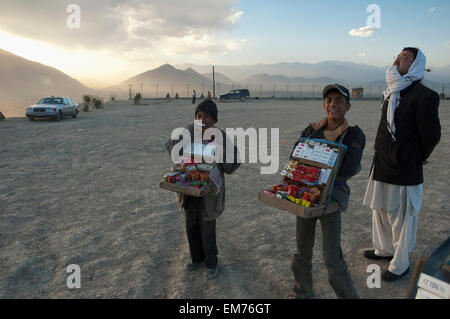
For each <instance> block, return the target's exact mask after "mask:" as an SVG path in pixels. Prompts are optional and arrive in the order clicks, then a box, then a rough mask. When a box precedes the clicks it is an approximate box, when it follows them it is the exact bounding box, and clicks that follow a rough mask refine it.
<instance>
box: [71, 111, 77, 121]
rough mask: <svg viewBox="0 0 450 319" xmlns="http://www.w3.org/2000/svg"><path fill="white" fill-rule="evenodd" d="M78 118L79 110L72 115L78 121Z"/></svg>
mask: <svg viewBox="0 0 450 319" xmlns="http://www.w3.org/2000/svg"><path fill="white" fill-rule="evenodd" d="M77 117H78V110H75V112H74V113H73V115H72V118H74V119H76V118H77Z"/></svg>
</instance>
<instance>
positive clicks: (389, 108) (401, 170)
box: [363, 48, 441, 281]
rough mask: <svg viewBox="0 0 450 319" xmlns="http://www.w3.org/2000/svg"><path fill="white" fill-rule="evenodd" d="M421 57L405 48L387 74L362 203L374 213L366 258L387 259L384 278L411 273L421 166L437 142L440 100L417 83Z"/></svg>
mask: <svg viewBox="0 0 450 319" xmlns="http://www.w3.org/2000/svg"><path fill="white" fill-rule="evenodd" d="M425 65H426V58H425V55H424V54H423V53H422V52H421V51H420V50H418V49H416V48H405V49H403V51H402V52H401V53H400V54H399V55H398V57H397V59H396V60H395V61H394V64H393V65H392V66H391V67H390V68H388V70H387V71H386V81H387V84H388V88H387V89H386V91H385V92H384V101H383V106H382V115H381V120H380V124H379V127H378V132H377V136H376V139H375V154H374V160H373V166H372V170H371V174H370V179H369V183H368V185H367V190H366V194H365V196H364V202H363V204H364V205H366V206H368V207H370V208H371V209H372V242H373V247H374V250H366V251H365V252H364V256H365V257H366V258H369V259H374V260H379V259H388V260H390V264H389V267H388V269H387V271H385V272H384V273H383V279H384V280H386V281H394V280H397V279H400V278H401V277H402V276H403V275H405V274H406V273H407V272H408V270H409V253H410V252H411V251H412V250H413V249H414V246H415V243H416V234H417V217H418V214H419V212H420V210H421V207H422V199H423V167H422V165H423V164H424V163H426V160H427V159H428V157H429V156H430V155H431V153H432V151H433V149H434V147H435V146H436V145H437V143H438V142H439V139H440V136H441V135H440V131H441V127H440V123H439V115H438V107H439V96H438V94H437V93H436V92H434V91H432V90H430V89H429V88H427V87H425V86H423V85H422V84H421V80H422V78H423V77H424V75H425Z"/></svg>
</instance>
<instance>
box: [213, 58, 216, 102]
mask: <svg viewBox="0 0 450 319" xmlns="http://www.w3.org/2000/svg"><path fill="white" fill-rule="evenodd" d="M212 68H213V99H216V75H215V73H214V65H213V66H212Z"/></svg>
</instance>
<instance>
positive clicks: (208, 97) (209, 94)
mask: <svg viewBox="0 0 450 319" xmlns="http://www.w3.org/2000/svg"><path fill="white" fill-rule="evenodd" d="M207 99H208V100H211V99H212V96H211V92H209V91H208V96H207Z"/></svg>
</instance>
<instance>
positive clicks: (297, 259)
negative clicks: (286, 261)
mask: <svg viewBox="0 0 450 319" xmlns="http://www.w3.org/2000/svg"><path fill="white" fill-rule="evenodd" d="M317 219H319V220H320V223H321V226H322V238H323V257H324V260H325V265H326V267H327V269H328V281H329V283H330V285H331V286H332V287H333V289H334V291H335V293H336V295H337V297H338V298H354V299H356V298H358V294H357V292H356V290H355V288H354V287H353V283H352V280H351V278H350V274H349V272H348V269H347V264H346V263H345V260H344V257H343V256H342V250H341V213H340V212H334V213H331V214H327V215H324V216H320V217H316V218H301V217H297V233H296V238H297V253H296V254H295V255H294V256H293V258H292V264H291V269H292V272H293V273H294V277H295V287H294V289H295V290H297V291H298V292H300V293H304V294H308V293H312V289H313V286H312V273H311V271H312V255H313V247H314V238H315V229H316V221H317Z"/></svg>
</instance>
